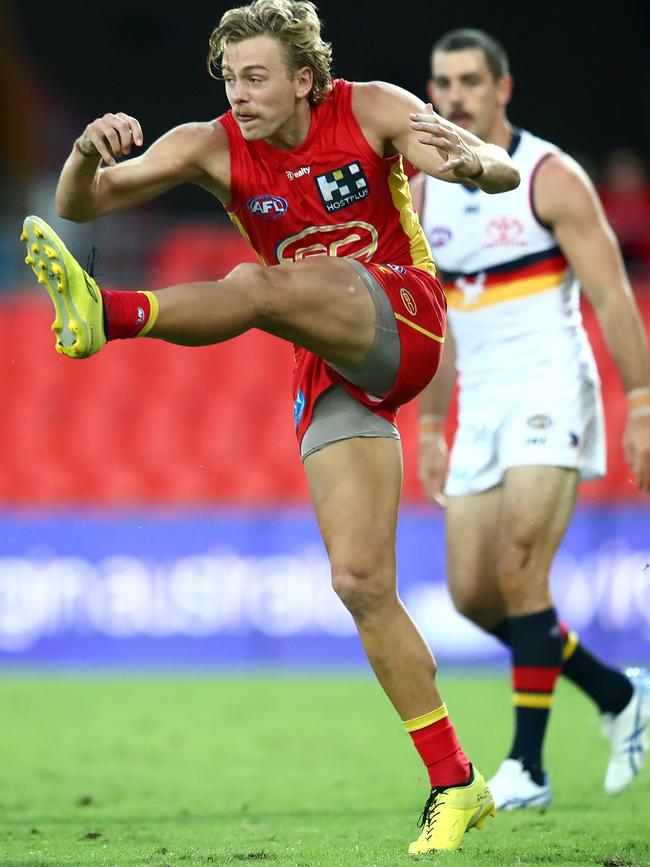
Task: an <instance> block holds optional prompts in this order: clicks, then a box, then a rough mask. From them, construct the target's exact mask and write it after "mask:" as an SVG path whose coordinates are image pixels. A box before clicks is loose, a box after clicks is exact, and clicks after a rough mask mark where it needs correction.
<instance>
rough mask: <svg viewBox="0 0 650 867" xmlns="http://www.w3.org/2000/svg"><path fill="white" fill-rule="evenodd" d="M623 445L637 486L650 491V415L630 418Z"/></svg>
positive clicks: (647, 491)
mask: <svg viewBox="0 0 650 867" xmlns="http://www.w3.org/2000/svg"><path fill="white" fill-rule="evenodd" d="M623 447H624V449H625V457H626V458H627V462H628V464H629V465H630V469H631V470H632V472H633V473H634V475H635V476H636V486H637V488H638V489H639V490H640V491H644V492H645V493H646V494H648V493H650V415H641V416H637V417H636V418H635V417H632V418H630V419H628V422H627V427H626V428H625V436H624V438H623Z"/></svg>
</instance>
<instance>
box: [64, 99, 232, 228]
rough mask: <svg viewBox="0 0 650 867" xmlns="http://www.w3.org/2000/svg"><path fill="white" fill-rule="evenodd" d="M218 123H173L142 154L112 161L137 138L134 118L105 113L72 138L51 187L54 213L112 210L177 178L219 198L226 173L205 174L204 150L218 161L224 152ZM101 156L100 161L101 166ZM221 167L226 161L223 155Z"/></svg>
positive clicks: (79, 215)
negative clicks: (220, 182) (214, 175)
mask: <svg viewBox="0 0 650 867" xmlns="http://www.w3.org/2000/svg"><path fill="white" fill-rule="evenodd" d="M218 127H219V125H218V124H214V125H213V124H205V123H190V124H184V125H183V126H179V127H176V128H175V129H173V130H171V131H170V132H168V133H166V134H165V135H163V136H162V137H161V138H159V139H158V140H157V141H156V142H154V144H153V145H152V146H151V147H150V148H149V149H148V150H147V151H145V152H144V153H143V154H142V155H140V156H138V157H135V158H134V159H130V160H125V161H124V162H121V163H118V162H117V159H118V158H119V157H121V156H127V155H129V154H130V152H131V149H132V147H133V145H135V146H136V147H139V146H141V144H142V141H143V137H142V129H141V127H140V124H139V123H138V121H137V120H136V119H135V118H132V117H129V116H128V115H125V114H123V113H119V114H117V115H111V114H107V115H104V117H103V118H98V119H97V120H95V121H93V122H92V123H91V124H89V125H88V126H87V127H86V129H85V131H84V133H83V134H82V135H81V136H80V137H79V138H78V139H77V140H76V141H75V145H74V147H73V149H72V152H71V153H70V156H69V157H68V159H67V160H66V162H65V165H64V166H63V170H62V172H61V176H60V178H59V182H58V185H57V190H56V207H57V211H58V213H59V214H60V216H62V217H65V218H66V219H68V220H74V221H75V222H86V221H88V220H93V219H96V218H97V217H102V216H104V215H105V214H109V213H112V212H114V211H120V210H124V209H125V208H129V207H132V206H133V205H138V204H141V203H143V202H147V201H149V200H150V199H153V198H155V197H156V196H159V195H160V194H161V193H163V192H165V191H166V190H169V189H171V188H172V187H175V186H178V185H179V184H182V183H196V184H200V185H201V186H206V187H209V186H210V183H212V186H213V187H214V186H215V184H216V187H217V189H212V190H211V191H212V192H214V193H215V194H216V195H219V197H220V198H221V194H220V193H221V192H222V191H221V190H220V189H219V187H220V186H223V188H224V189H223V195H224V196H227V184H228V182H229V178H227V177H224V178H223V179H222V184H221V185H220V184H219V179H215V178H214V177H208V173H207V172H206V166H205V162H206V154H207V153H208V152H211V159H212V160H213V161H214V160H218V155H219V153H220V151H224V152H225V153H226V154H227V137H226V134H225V131H223V130H221V129H220V128H219V129H218ZM102 160H103V161H104V162H105V163H106V165H105V167H102V166H101V163H102ZM222 162H223V172H224V174H225V173H226V172H227V165H228V161H227V160H223V161H222Z"/></svg>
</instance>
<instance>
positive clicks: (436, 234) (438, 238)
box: [429, 226, 451, 247]
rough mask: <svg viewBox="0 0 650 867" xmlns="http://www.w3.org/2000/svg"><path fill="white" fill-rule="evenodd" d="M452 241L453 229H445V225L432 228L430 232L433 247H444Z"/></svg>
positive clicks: (430, 241)
mask: <svg viewBox="0 0 650 867" xmlns="http://www.w3.org/2000/svg"><path fill="white" fill-rule="evenodd" d="M450 241H451V230H450V229H445V227H444V226H436V227H435V228H434V229H431V233H430V234H429V243H430V244H431V246H432V247H444V246H445V244H448V243H449V242H450Z"/></svg>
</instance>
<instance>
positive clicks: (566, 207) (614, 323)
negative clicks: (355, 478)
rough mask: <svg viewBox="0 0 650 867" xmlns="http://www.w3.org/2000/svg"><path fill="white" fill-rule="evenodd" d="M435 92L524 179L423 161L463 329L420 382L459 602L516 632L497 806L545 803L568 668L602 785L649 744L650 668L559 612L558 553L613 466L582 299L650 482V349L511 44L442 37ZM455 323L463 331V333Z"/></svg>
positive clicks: (433, 229)
mask: <svg viewBox="0 0 650 867" xmlns="http://www.w3.org/2000/svg"><path fill="white" fill-rule="evenodd" d="M431 57H432V80H431V82H430V85H429V88H430V89H429V96H430V98H431V99H432V101H433V102H434V103H435V105H436V107H437V109H438V110H439V111H440V112H441V113H442V115H443V116H445V117H446V118H448V119H451V120H453V121H454V123H456V124H459V125H460V126H462V127H464V128H465V129H467V130H471V131H472V132H473V133H475V134H476V135H479V136H481V137H482V138H485V139H486V140H487V141H491V142H495V143H497V144H500V145H501V146H502V147H504V148H507V149H508V151H509V153H510V155H511V157H512V159H513V161H514V162H515V163H516V165H517V166H518V168H519V170H520V173H521V177H522V183H521V186H520V187H519V188H518V189H517V190H515V191H513V192H511V193H508V194H506V195H505V196H498V197H493V198H488V197H486V196H483V195H482V194H481V192H480V191H478V190H476V189H475V188H471V187H469V186H456V187H451V185H444V186H443V185H441V184H438V185H433V184H431V183H430V182H429V179H428V178H425V177H424V176H420V177H419V178H418V179H417V180H416V181H415V182H414V185H413V186H414V191H415V192H414V200H415V203H416V207H417V208H418V210H419V212H420V214H421V217H422V222H423V228H424V229H425V231H426V233H427V235H428V237H429V240H430V241H431V243H432V246H433V247H434V255H435V258H436V262H437V264H438V267H439V268H440V270H441V273H442V275H443V283H444V286H445V290H446V295H447V299H448V303H449V318H450V326H451V328H450V331H451V332H452V334H451V335H448V340H447V347H446V349H445V353H444V358H443V362H442V365H441V369H440V371H439V372H438V375H437V376H436V378H435V380H434V381H433V382H432V383H431V384H430V386H429V387H428V388H427V389H426V390H425V392H424V393H423V394H422V396H421V468H420V470H421V479H422V482H423V484H424V487H425V490H426V492H427V494H428V496H429V497H430V498H431V499H433V500H438V501H441V500H443V499H445V500H446V535H447V553H448V575H449V586H450V591H451V595H452V597H453V600H454V603H455V605H456V607H457V608H458V609H459V611H461V612H462V613H463V614H465V615H466V616H467V617H469V618H470V619H471V620H472V621H473V622H474V623H476V624H477V625H478V626H481V627H482V628H483V629H485V630H487V631H489V632H491V633H492V634H494V635H495V636H496V637H497V638H499V639H500V640H501V641H502V642H503V643H505V644H507V645H509V646H510V647H511V650H512V685H513V701H514V705H515V735H514V740H513V744H512V748H511V750H510V753H509V756H508V758H507V759H506V760H505V761H504V762H503V764H502V765H501V767H500V769H499V771H498V773H497V774H496V776H495V777H494V778H493V779H492V780H491V781H490V787H491V789H492V792H493V794H494V797H495V801H496V804H497V807H501V808H509V809H512V808H516V807H526V806H540V805H541V806H543V805H546V804H548V803H549V802H550V800H551V791H550V786H549V783H548V779H547V776H546V774H545V773H544V770H543V766H542V742H543V738H544V733H545V730H546V725H547V719H548V714H549V710H550V707H551V701H552V695H553V689H554V685H555V681H556V678H557V676H558V675H559V673H560V672H562V673H563V674H564V675H566V676H567V677H568V678H570V679H571V680H572V681H573V682H574V683H576V684H577V685H578V686H579V687H581V688H582V689H583V690H584V691H585V692H586V693H587V694H588V695H589V696H590V697H591V698H592V699H593V701H594V702H595V703H596V704H597V706H598V707H599V709H600V711H601V713H602V714H603V722H604V730H605V733H606V735H607V736H608V738H609V740H610V744H611V758H610V762H609V766H608V768H607V774H606V778H605V790H606V791H607V792H609V793H616V792H620V791H621V790H623V789H624V788H625V787H626V786H627V785H628V784H629V783H630V782H631V780H632V779H633V777H634V776H635V775H636V774H637V773H638V771H639V769H640V767H641V765H642V763H643V760H644V757H645V743H644V729H645V727H646V726H647V724H648V722H649V721H650V682H648V680H647V679H645V678H642V677H637V678H636V679H634V682H633V681H632V680H631V679H630V678H628V677H626V676H625V675H623V674H622V673H620V672H618V671H615V670H613V669H611V668H609V667H607V666H605V665H603V664H602V663H601V662H600V661H598V660H597V659H595V658H594V657H593V656H592V655H591V654H590V653H589V651H587V650H586V649H585V648H584V647H583V646H582V645H581V644H580V643H579V642H578V638H577V636H576V635H575V633H573V632H570V631H568V630H567V628H566V627H565V626H564V625H563V624H561V623H558V620H557V616H556V613H555V610H554V608H553V604H552V600H551V596H550V591H549V570H550V566H551V562H552V559H553V557H554V555H555V552H556V551H557V548H558V546H559V544H560V541H561V539H562V537H563V535H564V532H565V530H566V528H567V525H568V523H569V520H570V518H571V515H572V513H573V509H574V506H575V502H576V494H577V486H578V482H579V480H580V479H581V478H582V479H586V478H597V477H600V476H602V475H603V474H604V472H605V438H604V422H603V417H602V408H601V400H600V390H599V380H598V373H597V370H596V365H595V362H594V358H593V355H592V352H591V348H590V346H589V344H588V341H587V337H586V333H585V331H584V329H583V326H582V323H581V319H580V313H579V306H578V292H579V287H578V282H579V283H580V284H581V285H582V286H583V288H584V290H585V292H586V294H587V297H588V298H589V300H590V301H591V303H592V304H593V305H594V308H595V310H596V313H597V315H598V320H599V322H600V325H601V328H602V330H603V333H604V335H605V338H606V340H607V344H608V347H609V349H610V352H611V353H612V356H613V358H614V360H615V362H616V365H617V367H618V370H619V373H620V376H621V379H622V381H623V386H624V388H625V390H626V392H627V395H628V404H629V415H628V424H627V429H626V433H625V449H626V454H627V457H628V460H629V463H630V466H631V467H632V470H633V471H634V473H635V475H636V477H637V480H638V486H639V488H640V489H641V490H644V491H648V490H650V369H649V364H648V350H647V346H646V342H645V337H644V334H643V329H642V326H641V324H640V319H639V316H638V314H637V310H636V306H635V303H634V300H633V296H632V292H631V289H630V286H629V284H628V281H627V278H626V275H625V272H624V269H623V266H622V263H621V258H620V255H619V251H618V247H617V244H616V242H615V239H614V237H613V235H612V232H611V230H610V228H609V226H608V225H607V223H606V220H605V218H604V216H603V213H602V210H601V207H600V204H599V202H598V200H597V197H596V195H595V193H594V190H593V188H592V185H591V183H590V181H589V179H588V178H587V177H586V175H585V173H584V172H583V171H582V170H581V169H580V167H579V166H578V165H577V164H576V163H575V162H574V161H573V160H571V159H570V158H569V157H568V156H566V155H565V154H563V153H561V152H560V151H559V150H558V149H557V148H556V147H555V146H554V145H552V144H550V143H549V142H547V141H544V140H542V139H540V138H537V137H536V136H533V135H531V134H530V133H528V132H525V131H521V130H517V129H514V128H513V127H512V126H511V125H510V123H509V122H508V119H507V116H506V106H507V104H508V102H509V99H510V95H511V92H512V79H511V77H510V75H509V71H508V60H507V57H506V55H505V52H504V51H503V49H502V48H501V46H500V45H499V44H498V43H497V42H496V41H495V40H494V39H493V38H491V37H490V36H488V35H487V34H485V33H483V32H482V31H477V30H467V29H464V30H457V31H452V32H450V33H448V34H446V35H445V36H443V37H442V38H441V39H440V40H439V41H438V42H437V43H436V44H435V46H434V48H433V51H432V56H431ZM450 336H451V338H452V339H449V338H450ZM454 362H455V364H456V366H457V368H458V371H459V372H460V374H461V378H460V412H459V427H458V431H457V434H456V438H455V441H454V447H453V451H452V456H451V462H450V466H449V475H448V478H447V482H446V487H445V495H444V497H443V495H442V490H443V485H444V483H445V476H446V473H447V447H446V443H445V440H444V436H443V424H444V419H445V415H446V412H447V407H448V404H449V401H450V398H451V394H452V390H453V385H454V381H455V371H454Z"/></svg>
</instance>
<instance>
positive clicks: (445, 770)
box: [405, 705, 471, 787]
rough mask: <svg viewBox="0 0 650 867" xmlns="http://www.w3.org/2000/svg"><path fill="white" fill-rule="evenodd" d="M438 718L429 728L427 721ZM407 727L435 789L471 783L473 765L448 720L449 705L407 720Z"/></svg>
mask: <svg viewBox="0 0 650 867" xmlns="http://www.w3.org/2000/svg"><path fill="white" fill-rule="evenodd" d="M435 716H437V717H438V719H436V720H435V722H431V723H429V724H428V725H427V724H426V721H427V719H428V718H435ZM419 720H421V721H422V723H423V725H422V726H421V727H418V721H419ZM405 726H406V728H407V731H408V732H409V734H410V735H411V738H412V739H413V743H414V745H415V749H416V750H417V751H418V753H419V754H420V758H421V759H422V761H423V762H424V764H425V765H426V766H427V771H428V772H429V779H430V780H431V785H432V786H441V787H444V786H460V785H462V784H463V783H466V782H467V781H468V780H469V778H470V773H471V769H470V762H469V759H468V758H467V756H466V755H465V753H464V751H463V748H462V747H461V745H460V742H459V740H458V737H457V736H456V732H455V731H454V727H453V726H452V724H451V722H450V720H449V717H448V716H447V708H446V707H445V705H442V707H441V708H438V710H437V711H434V712H433V713H431V714H426V715H425V716H422V717H417V718H416V719H415V720H407V722H406V723H405Z"/></svg>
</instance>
